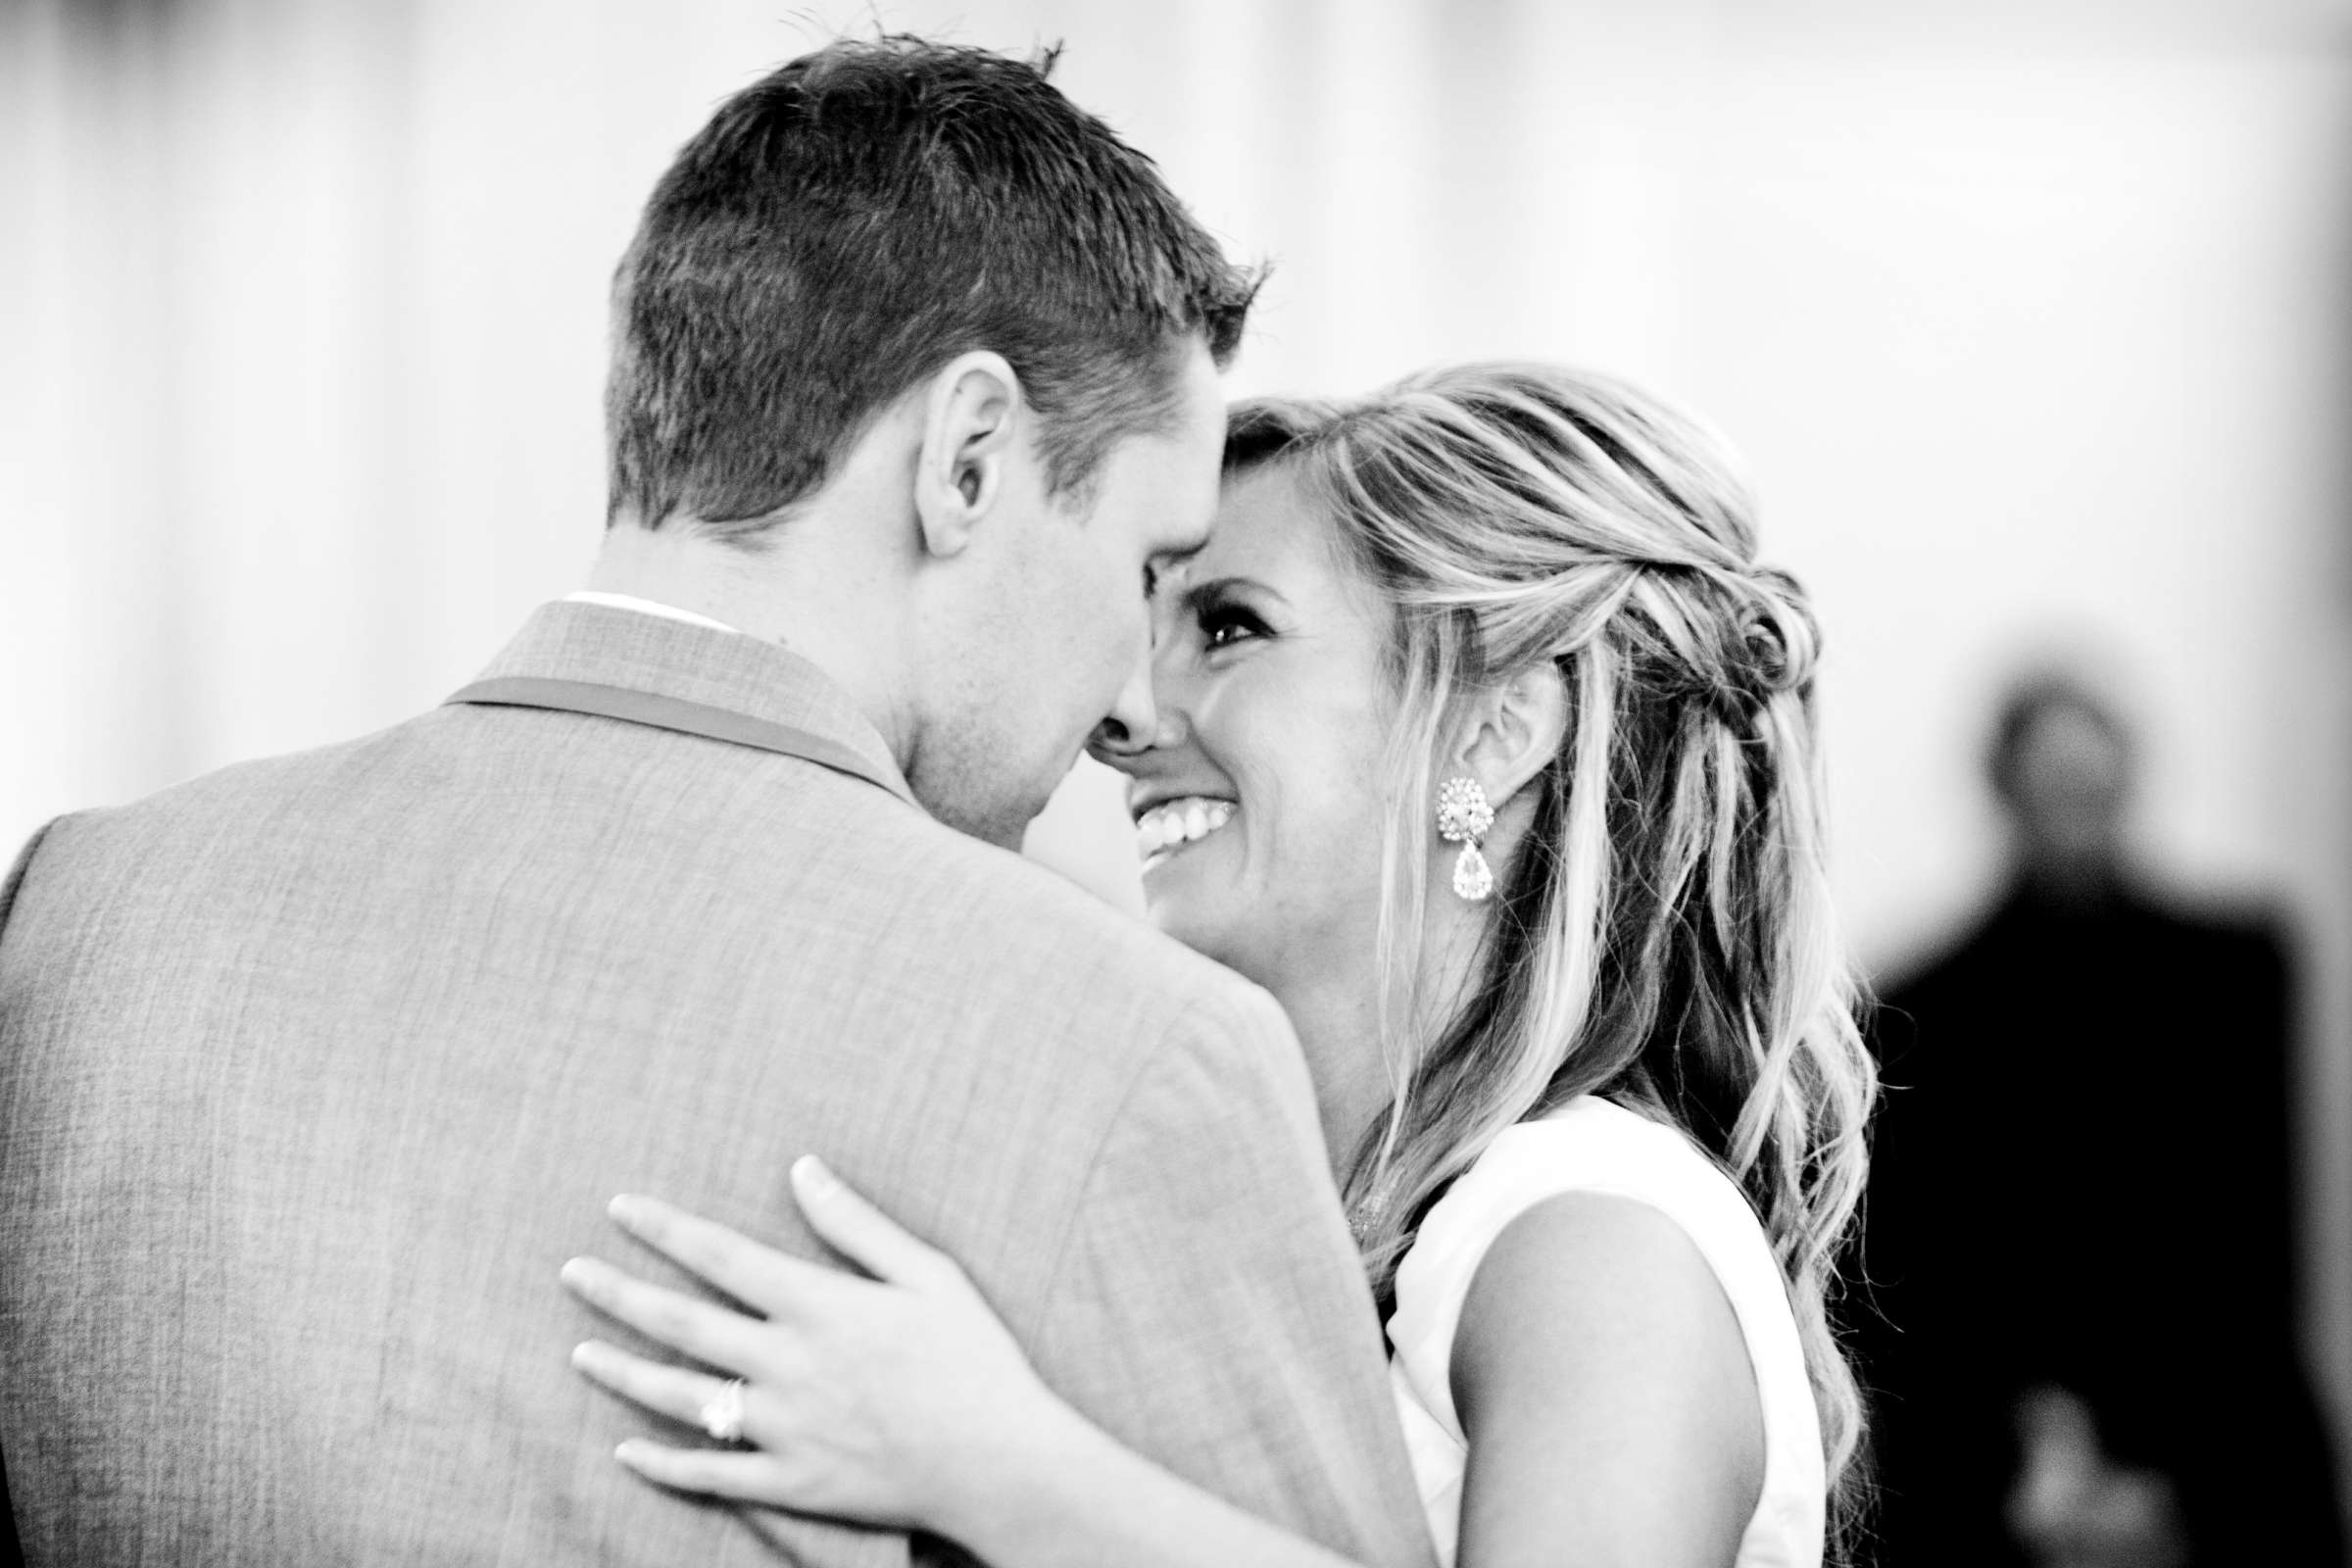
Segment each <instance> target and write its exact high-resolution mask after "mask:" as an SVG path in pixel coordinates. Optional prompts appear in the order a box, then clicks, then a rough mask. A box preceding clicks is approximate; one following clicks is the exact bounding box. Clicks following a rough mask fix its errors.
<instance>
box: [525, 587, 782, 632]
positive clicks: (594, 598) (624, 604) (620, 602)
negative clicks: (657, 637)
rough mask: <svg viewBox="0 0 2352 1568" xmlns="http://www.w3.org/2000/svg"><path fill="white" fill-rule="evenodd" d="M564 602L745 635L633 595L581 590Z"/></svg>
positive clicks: (707, 618) (722, 623)
mask: <svg viewBox="0 0 2352 1568" xmlns="http://www.w3.org/2000/svg"><path fill="white" fill-rule="evenodd" d="M564 603H565V604H568V605H603V606H605V607H606V608H607V609H610V610H634V611H636V612H637V613H639V614H641V615H660V616H661V617H662V619H664V620H682V621H684V622H686V624H688V625H689V626H708V627H710V628H711V630H712V631H731V632H734V633H735V634H736V635H737V636H743V635H746V634H745V633H744V631H743V630H742V628H741V627H738V626H730V625H728V624H727V623H726V622H725V621H723V620H712V619H711V617H710V616H709V615H698V614H696V613H694V612H693V611H691V610H680V609H679V608H678V607H677V606H675V605H665V604H662V602H661V601H660V600H656V599H640V598H638V597H637V596H636V595H635V594H609V593H605V592H602V591H601V590H598V589H595V588H582V589H581V590H580V591H579V592H577V593H569V594H565V595H564Z"/></svg>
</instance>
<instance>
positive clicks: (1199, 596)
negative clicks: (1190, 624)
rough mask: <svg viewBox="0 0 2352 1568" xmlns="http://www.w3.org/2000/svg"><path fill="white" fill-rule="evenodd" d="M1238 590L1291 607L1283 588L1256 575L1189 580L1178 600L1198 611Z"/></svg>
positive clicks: (1284, 606)
mask: <svg viewBox="0 0 2352 1568" xmlns="http://www.w3.org/2000/svg"><path fill="white" fill-rule="evenodd" d="M1236 591H1239V592H1241V593H1245V594H1250V595H1255V596H1260V597H1263V598H1266V599H1271V600H1273V601H1274V602H1275V603H1276V604H1278V605H1280V606H1281V607H1282V608H1283V609H1285V610H1288V609H1290V608H1291V602H1290V600H1289V599H1288V598H1286V597H1284V595H1283V592H1282V590H1281V589H1279V588H1276V587H1274V586H1273V585H1272V584H1270V583H1266V582H1262V581H1260V580H1259V579H1257V578H1255V577H1211V578H1209V579H1208V580H1207V581H1205V582H1188V583H1186V584H1185V585H1184V593H1183V595H1182V597H1181V598H1180V599H1179V601H1178V602H1179V603H1180V604H1182V605H1183V606H1184V608H1185V610H1186V611H1187V612H1189V613H1199V612H1200V611H1201V610H1202V609H1203V608H1205V607H1206V606H1208V605H1211V604H1213V603H1215V602H1216V601H1217V600H1220V599H1225V598H1229V597H1231V596H1232V595H1233V594H1234V593H1235V592H1236Z"/></svg>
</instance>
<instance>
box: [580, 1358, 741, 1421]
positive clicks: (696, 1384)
mask: <svg viewBox="0 0 2352 1568" xmlns="http://www.w3.org/2000/svg"><path fill="white" fill-rule="evenodd" d="M571 1364H572V1365H573V1366H574V1367H577V1368H578V1369H579V1370H580V1371H581V1372H582V1373H584V1374H586V1376H587V1377H588V1379H589V1381H591V1382H594V1383H601V1384H603V1385H604V1386H605V1387H606V1388H608V1389H611V1390H612V1391H613V1393H614V1394H617V1395H619V1396H620V1397H622V1398H624V1399H633V1400H635V1401H636V1402H637V1403H639V1404H641V1405H644V1406H645V1407H646V1408H647V1409H648V1410H651V1411H653V1412H654V1413H655V1414H657V1415H665V1416H668V1417H669V1418H670V1419H671V1420H673V1421H680V1422H683V1423H685V1424H686V1425H687V1426H690V1427H703V1426H705V1423H704V1420H703V1408H704V1406H706V1405H708V1404H710V1403H711V1400H713V1399H715V1398H717V1397H719V1394H720V1392H721V1391H723V1390H724V1389H725V1388H726V1386H727V1381H726V1379H724V1378H714V1377H712V1376H711V1374H709V1373H708V1372H689V1371H688V1370H686V1369H685V1368H684V1367H678V1366H664V1365H662V1363H661V1362H659V1361H649V1360H647V1359H646V1358H645V1357H644V1356H642V1355H632V1354H630V1353H629V1352H628V1351H626V1350H624V1349H622V1348H619V1347H618V1346H614V1345H607V1344H605V1343H604V1342H603V1341H602V1340H588V1341H586V1342H584V1343H582V1344H580V1345H577V1346H574V1347H573V1348H572V1351H571ZM744 1392H745V1394H746V1395H747V1396H748V1395H749V1394H750V1393H751V1390H750V1389H749V1388H747V1389H746V1390H745V1391H744ZM745 1402H746V1410H745V1413H744V1414H745V1424H746V1425H747V1427H748V1426H749V1424H750V1419H751V1412H750V1409H749V1403H750V1401H749V1399H748V1397H747V1399H746V1401H745Z"/></svg>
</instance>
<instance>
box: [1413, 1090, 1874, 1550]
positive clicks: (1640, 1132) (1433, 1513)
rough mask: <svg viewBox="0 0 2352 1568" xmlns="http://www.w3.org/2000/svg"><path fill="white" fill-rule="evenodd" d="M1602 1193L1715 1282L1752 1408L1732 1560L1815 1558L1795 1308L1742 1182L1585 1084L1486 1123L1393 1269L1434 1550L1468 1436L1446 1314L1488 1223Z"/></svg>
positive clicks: (1812, 1433)
mask: <svg viewBox="0 0 2352 1568" xmlns="http://www.w3.org/2000/svg"><path fill="white" fill-rule="evenodd" d="M1568 1192H1579V1193H1607V1194H1611V1195H1613V1196H1616V1197H1620V1198H1630V1199H1634V1200H1637V1201H1641V1202H1643V1203H1647V1204H1649V1205H1650V1206H1651V1207H1653V1208H1655V1209H1657V1210H1659V1211H1660V1212H1661V1213H1663V1214H1665V1215H1666V1217H1667V1218H1669V1219H1671V1220H1673V1221H1674V1222H1675V1223H1676V1224H1677V1225H1679V1226H1681V1227H1682V1228H1683V1230H1684V1232H1685V1233H1686V1234H1688V1235H1689V1236H1690V1238H1691V1241H1692V1242H1694V1243H1695V1244H1696V1245H1697V1247H1698V1250H1699V1252H1700V1254H1701V1255H1702V1256H1704V1257H1705V1258H1706V1260H1707V1264H1708V1266H1709V1267H1710V1268H1712V1269H1713V1270H1714V1271H1715V1277H1716V1278H1717V1279H1718V1280H1719V1281H1721V1282H1722V1284H1723V1290H1724V1295H1725V1296H1726V1297H1728V1298H1729V1299H1730V1300H1731V1303H1732V1310H1733V1312H1734V1313H1735V1314H1736V1315H1737V1316H1738V1318H1739V1320H1740V1336H1741V1337H1742V1338H1743V1339H1744V1340H1745V1341H1746V1342H1747V1359H1748V1364H1749V1365H1750V1366H1751V1367H1752V1368H1754V1370H1755V1374H1756V1390H1757V1394H1758V1396H1759V1397H1760V1399H1761V1402H1762V1405H1763V1409H1764V1486H1763V1492H1762V1495H1761V1496H1760V1497H1759V1498H1758V1499H1757V1502H1756V1511H1755V1514H1754V1516H1753V1517H1752V1518H1750V1519H1749V1520H1748V1522H1747V1530H1746V1532H1745V1534H1743V1535H1742V1536H1741V1537H1740V1555H1739V1557H1738V1559H1737V1561H1738V1565H1739V1568H1818V1565H1819V1564H1820V1562H1821V1555H1822V1532H1823V1514H1824V1508H1825V1500H1826V1492H1827V1486H1826V1482H1825V1469H1824V1465H1823V1460H1822V1453H1821V1427H1820V1422H1819V1418H1818V1417H1817V1415H1816V1414H1815V1411H1814V1406H1813V1392H1812V1386H1811V1384H1810V1383H1809V1382H1808V1381H1807V1379H1806V1377H1805V1362H1804V1351H1803V1348H1802V1347H1801V1345H1800V1344H1799V1342H1798V1339H1797V1334H1796V1318H1795V1316H1794V1314H1793V1313H1792V1312H1791V1311H1790V1310H1789V1293H1788V1287H1787V1285H1786V1284H1785V1283H1784V1281H1783V1280H1782V1277H1781V1271H1780V1267H1779V1265H1778V1264H1776V1263H1775V1262H1774V1261H1773V1257H1772V1250H1771V1248H1770V1247H1769V1245H1768V1244H1767V1243H1766V1242H1765V1240H1764V1229H1763V1226H1762V1225H1761V1224H1759V1223H1758V1222H1757V1219H1756V1215H1755V1211H1754V1210H1753V1209H1751V1208H1750V1207H1749V1206H1748V1203H1747V1200H1746V1198H1745V1197H1744V1196H1743V1195H1742V1194H1741V1193H1740V1189H1739V1188H1738V1187H1737V1186H1735V1185H1734V1184H1733V1182H1732V1180H1731V1178H1729V1177H1728V1176H1726V1175H1724V1173H1723V1172H1722V1170H1721V1169H1720V1168H1719V1167H1717V1166H1716V1165H1715V1164H1714V1162H1713V1161H1711V1160H1709V1159H1708V1158H1707V1156H1706V1155H1705V1154H1703V1153H1701V1152H1699V1151H1698V1149H1697V1147H1696V1146H1695V1145H1693V1144H1692V1143H1691V1141H1690V1140H1689V1139H1688V1138H1686V1137H1684V1136H1683V1134H1681V1133H1680V1132H1677V1131H1676V1130H1675V1129H1673V1128H1671V1127H1666V1126H1662V1125H1660V1124H1659V1123H1657V1122H1653V1121H1650V1120H1649V1119H1647V1118H1646V1117H1643V1116H1638V1115H1636V1114H1635V1113H1634V1112H1632V1111H1630V1110H1627V1109H1625V1108H1623V1107H1622V1106H1619V1105H1615V1104H1612V1103H1609V1102H1608V1101H1605V1100H1598V1099H1595V1098H1593V1096H1590V1095H1586V1096H1582V1097H1580V1098H1578V1099H1576V1100H1573V1101H1570V1102H1569V1103H1567V1104H1565V1105H1563V1106H1561V1107H1560V1108H1559V1109H1558V1110H1557V1111H1554V1112H1553V1113H1552V1114H1550V1115H1548V1116H1545V1117H1544V1118H1543V1119H1542V1120H1539V1121H1530V1122H1522V1123H1520V1124H1519V1125H1517V1126H1515V1127H1512V1128H1510V1129H1509V1130H1508V1131H1506V1132H1504V1133H1503V1134H1502V1136H1501V1137H1499V1138H1497V1139H1495V1143H1494V1146H1493V1147H1492V1148H1490V1149H1489V1150H1488V1151H1487V1152H1486V1153H1484V1154H1482V1155H1481V1156H1479V1159H1478V1162H1477V1163H1476V1164H1474V1165H1472V1166H1471V1167H1470V1169H1469V1170H1467V1171H1466V1172H1464V1173H1463V1174H1462V1175H1461V1176H1460V1177H1459V1178H1458V1179H1457V1180H1456V1181H1455V1182H1454V1184H1453V1186H1452V1187H1451V1188H1450V1189H1449V1190H1448V1191H1447V1192H1446V1196H1445V1197H1444V1198H1443V1199H1441V1200H1440V1201H1438V1203H1437V1204H1436V1205H1435V1206H1434V1207H1432V1208H1431V1209H1430V1211H1429V1216H1428V1218H1427V1219H1426V1220H1424V1221H1423V1222H1422V1225H1421V1231H1420V1234H1419V1235H1418V1236H1417V1237H1416V1238H1415V1239H1414V1242H1413V1245H1412V1249H1411V1250H1409V1251H1407V1252H1406V1253H1405V1255H1404V1260H1403V1262H1402V1263H1401V1264H1399V1265H1398V1267H1397V1310H1396V1312H1395V1314H1394V1315H1393V1316H1391V1317H1390V1319H1389V1343H1390V1344H1391V1345H1392V1346H1394V1347H1395V1348H1396V1352H1397V1353H1396V1357H1395V1359H1394V1360H1393V1361H1392V1362H1391V1363H1390V1372H1389V1381H1390V1385H1391V1387H1392V1388H1393V1389H1394V1390H1395V1392H1396V1395H1397V1409H1398V1413H1399V1415H1400V1416H1401V1418H1402V1420H1403V1422H1404V1439H1405V1447H1406V1451H1407V1452H1408V1453H1409V1454H1410V1455H1411V1457H1412V1462H1413V1476H1414V1479H1415V1480H1416V1481H1418V1482H1419V1483H1420V1488H1421V1503H1422V1506H1423V1507H1424V1508H1425V1509H1427V1510H1428V1513H1429V1524H1430V1532H1431V1534H1432V1535H1433V1536H1434V1537H1435V1538H1436V1541H1437V1545H1438V1560H1439V1562H1440V1563H1441V1564H1443V1565H1444V1568H1453V1561H1454V1552H1455V1546H1456V1542H1457V1539H1458V1538H1459V1536H1460V1533H1461V1511H1462V1470H1463V1465H1464V1463H1465V1462H1466V1460H1467V1459H1468V1457H1469V1448H1468V1446H1467V1444H1466V1443H1465V1442H1464V1441H1463V1438H1462V1426H1461V1421H1460V1420H1459V1418H1458V1417H1457V1416H1456V1415H1455V1413H1454V1408H1453V1394H1452V1384H1451V1381H1450V1365H1449V1363H1450V1361H1451V1359H1452V1353H1453V1335H1454V1329H1455V1327H1456V1326H1457V1325H1458V1324H1459V1322H1460V1321H1461V1315H1462V1302H1463V1299H1465V1298H1466V1297H1468V1295H1469V1294H1470V1280H1471V1277H1472V1276H1473V1275H1474V1274H1476V1273H1477V1271H1478V1265H1479V1260H1480V1259H1481V1258H1483V1257H1485V1256H1486V1253H1487V1249H1488V1248H1489V1247H1491V1246H1493V1245H1494V1243H1495V1237H1497V1236H1499V1235H1501V1234H1502V1229H1503V1227H1504V1226H1506V1225H1508V1224H1509V1223H1510V1222H1511V1221H1512V1220H1513V1219H1515V1218H1517V1217H1518V1216H1519V1215H1520V1214H1522V1213H1524V1212H1526V1211H1527V1210H1528V1209H1529V1208H1531V1207H1533V1206H1534V1205H1535V1204H1537V1203H1539V1202H1541V1201H1544V1199H1546V1198H1550V1197H1552V1196H1554V1195H1555V1194H1559V1193H1568Z"/></svg>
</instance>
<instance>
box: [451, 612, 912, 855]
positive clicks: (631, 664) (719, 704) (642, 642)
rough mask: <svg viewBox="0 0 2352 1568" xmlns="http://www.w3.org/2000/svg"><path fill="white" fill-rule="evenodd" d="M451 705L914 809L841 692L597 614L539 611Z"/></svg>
mask: <svg viewBox="0 0 2352 1568" xmlns="http://www.w3.org/2000/svg"><path fill="white" fill-rule="evenodd" d="M449 701H450V702H451V703H466V704H474V705H480V706H494V707H509V708H537V709H549V710H555V711H563V712H573V713H588V714H593V715H596V716H598V717H602V718H612V719H618V720H620V721H621V722H623V723H630V724H643V725H646V726H648V727H650V728H654V729H664V730H669V731H672V732H674V733H678V734H684V735H696V736H701V737H703V738H705V739H708V740H714V741H722V742H725V743H727V744H730V745H735V746H749V747H753V748H756V749H758V750H760V751H765V752H772V753H775V754H777V755H779V756H783V757H794V758H799V759H802V760H806V761H810V762H814V763H816V764H817V765H818V766H820V767H828V768H832V769H833V770H835V771H836V772H841V773H846V774H848V775H850V776H851V777H853V778H860V779H863V780H865V781H866V782H867V783H869V784H872V785H874V786H875V787H876V788H878V789H882V790H886V791H888V792H889V793H890V794H892V795H895V796H897V797H898V798H899V799H901V800H903V801H905V802H907V804H908V805H909V806H916V807H917V809H920V807H919V803H917V802H916V801H915V799H914V793H913V791H912V790H911V789H909V788H908V787H907V780H906V776H905V775H904V774H903V773H901V772H900V771H899V766H898V762H897V760H896V759H894V758H893V757H892V756H891V755H890V749H889V747H888V746H887V745H886V744H885V743H884V741H883V739H882V736H881V734H880V733H879V732H878V731H876V730H875V729H874V727H873V725H872V723H871V722H869V721H868V720H867V719H866V717H865V715H864V714H863V713H862V712H860V711H858V708H857V706H856V705H855V704H854V703H853V702H852V701H851V700H850V698H849V694H848V693H846V692H844V691H842V690H841V688H840V687H839V686H837V685H835V684H834V683H833V681H832V679H831V678H830V677H828V676H827V675H826V674H825V673H824V672H823V671H822V670H820V669H818V668H817V667H816V666H815V665H814V664H811V663H809V662H808V661H807V660H805V659H802V658H801V657H799V656H798V655H796V654H793V653H790V652H788V651H787V650H785V649H783V648H779V647H777V646H776V645H774V644H772V643H766V642H761V641H760V640H759V639H758V638H754V637H749V636H745V635H743V634H741V633H738V632H729V631H719V630H715V629H713V628H711V627H706V626H697V625H693V624H690V623H687V622H683V621H675V620H669V619H666V618H664V617H662V616H657V615H648V614H643V613H639V612H636V611H631V610H622V609H617V608H614V607H612V606H606V605H593V604H578V603H569V602H565V603H558V604H552V605H544V606H542V607H540V609H539V611H538V612H537V613H535V614H533V616H532V617H531V619H530V620H529V621H528V622H527V623H526V624H525V625H524V627H523V629H522V631H521V633H520V634H519V635H517V636H516V638H515V641H514V642H513V643H511V644H509V645H508V647H507V649H506V651H505V652H504V653H502V654H500V655H499V657H498V658H497V659H496V660H495V661H493V662H492V663H491V665H490V667H489V668H488V669H486V670H484V671H483V672H482V675H481V677H480V678H479V679H477V680H475V681H474V682H473V683H472V684H470V685H468V686H466V687H465V688H464V689H463V690H461V691H459V692H457V693H456V694H454V695H453V696H451V697H450V698H449Z"/></svg>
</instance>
